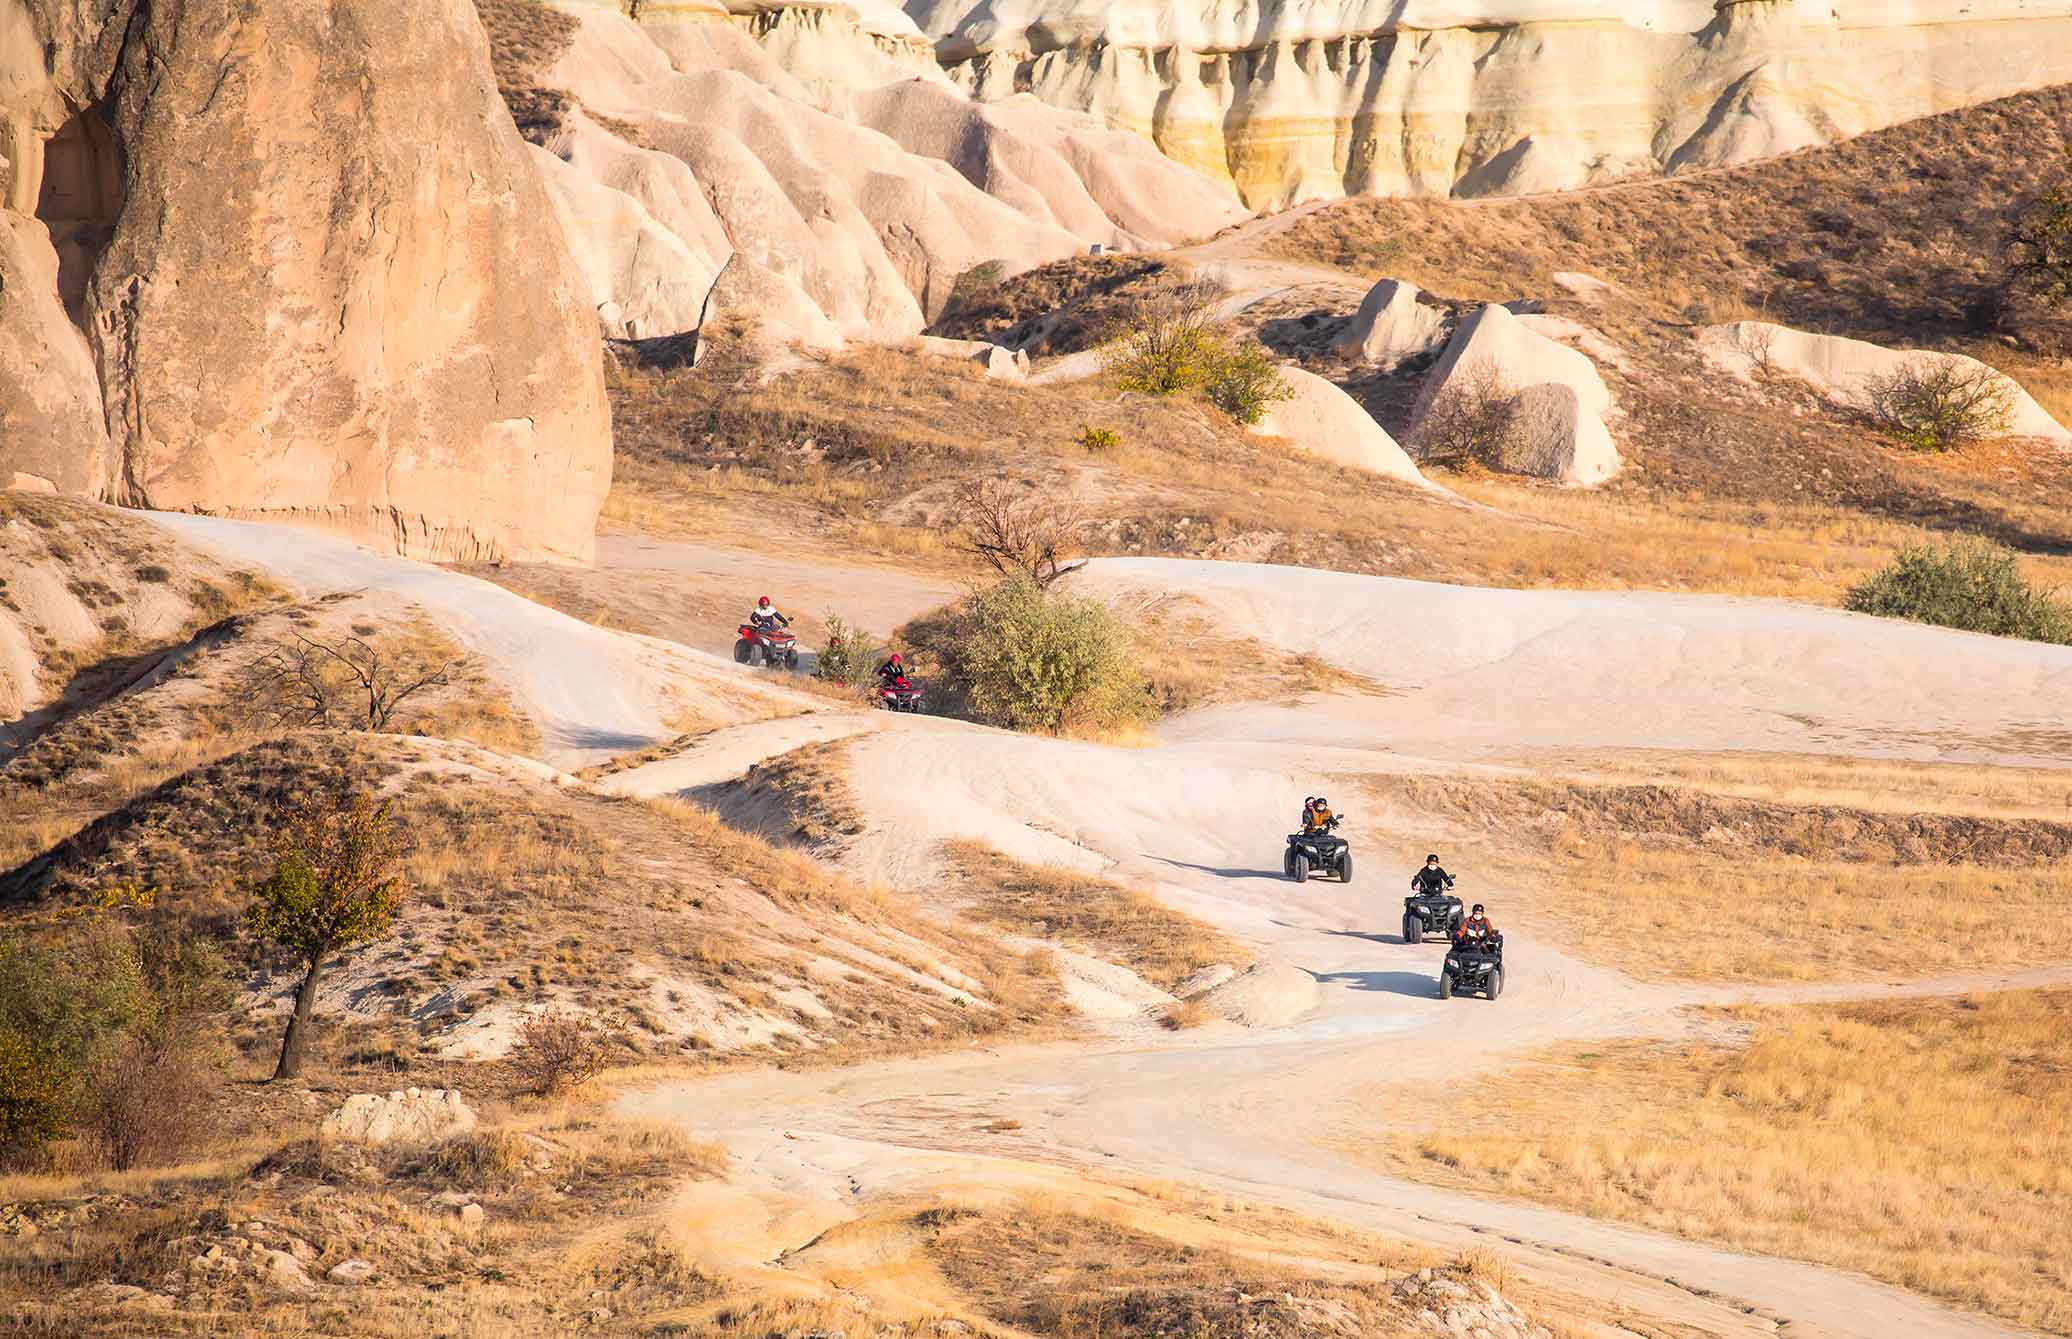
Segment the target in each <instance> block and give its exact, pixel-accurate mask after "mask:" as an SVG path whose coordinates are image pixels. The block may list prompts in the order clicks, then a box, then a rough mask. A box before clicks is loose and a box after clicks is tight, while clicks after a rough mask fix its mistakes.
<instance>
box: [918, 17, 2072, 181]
mask: <svg viewBox="0 0 2072 1339" xmlns="http://www.w3.org/2000/svg"><path fill="white" fill-rule="evenodd" d="M907 10H908V13H910V14H911V15H913V17H914V18H915V20H916V21H917V22H918V23H919V25H920V26H921V28H922V30H923V31H925V32H926V33H928V34H929V35H930V36H931V37H934V38H935V39H937V40H936V50H937V53H938V55H940V56H941V57H942V58H943V59H944V60H945V61H946V62H951V63H952V74H953V76H954V77H955V78H956V79H957V81H958V82H959V83H960V84H962V85H963V86H965V87H967V88H970V89H972V90H973V91H974V92H975V93H977V94H978V95H979V96H980V97H982V98H988V99H990V98H1000V97H1010V96H1013V95H1015V94H1017V93H1023V92H1033V93H1034V94H1035V95H1036V96H1037V97H1039V98H1041V99H1043V100H1044V101H1046V102H1050V103H1053V104H1055V105H1058V106H1062V107H1070V108H1074V109H1077V110H1083V111H1090V112H1093V113H1095V114H1097V115H1099V116H1101V117H1102V118H1103V119H1105V120H1106V121H1107V122H1108V123H1109V124H1111V125H1116V126H1123V127H1127V128H1130V129H1133V130H1137V131H1140V132H1142V133H1143V134H1145V135H1147V136H1149V137H1151V138H1152V139H1153V140H1155V141H1156V142H1157V143H1158V145H1159V147H1161V148H1162V149H1164V150H1165V151H1166V152H1167V153H1168V154H1170V155H1171V156H1172V157H1174V158H1176V159H1178V160H1179V161H1181V162H1183V163H1187V164H1190V165H1192V166H1194V167H1196V168H1199V169H1200V170H1201V171H1203V172H1206V173H1211V174H1215V175H1219V176H1225V177H1228V178H1229V179H1230V180H1232V181H1234V182H1235V183H1236V185H1237V187H1238V190H1239V192H1240V193H1241V194H1242V195H1243V196H1244V198H1245V201H1246V203H1247V204H1249V205H1252V206H1253V207H1255V208H1271V207H1278V206H1283V205H1288V204H1292V203H1296V202H1299V201H1302V200H1307V199H1317V198H1330V197H1335V196H1339V195H1356V194H1382V195H1424V196H1445V195H1449V194H1454V193H1459V194H1469V195H1495V194H1522V193H1527V192H1534V191H1548V190H1561V189H1568V188H1572V187H1577V186H1583V185H1588V184H1592V183H1595V182H1600V181H1609V180H1614V179H1617V178H1620V177H1627V176H1634V175H1640V174H1646V173H1653V172H1662V171H1675V170H1678V169H1682V168H1688V167H1705V166H1713V165H1718V164H1723V163H1732V162H1741V161H1745V160H1748V159H1751V158H1756V157H1761V156H1764V155H1768V154H1774V153H1780V152H1784V151H1787V150H1791V149H1797V148H1803V147H1806V146H1808V145H1813V144H1825V143H1831V142H1833V141H1835V140H1837V139H1842V138H1846V137H1847V136H1850V135H1854V134H1859V133H1862V132H1864V131H1868V130H1874V129H1878V128H1880V127H1883V126H1888V125H1892V124H1895V123H1897V122H1899V121H1904V120H1908V119H1910V118H1913V117H1917V116H1925V115H1930V114H1933V113H1936V112H1941V111H1948V110H1951V109H1952V108H1955V107H1961V106H1965V105H1967V104H1970V103H1974V102H1980V101H1985V100H1988V99H1991V98H1997V97H2005V96H2008V95H2010V94H2013V93H2018V92H2022V91H2025V90H2028V89H2034V88H2041V87H2045V86H2047V85H2050V84H2054V83H2062V82H2065V81H2066V80H2068V79H2072V15H2068V14H2067V12H2066V10H2065V7H2064V6H2063V5H2062V4H2057V3H2052V2H2051V0H1770V2H1766V3H1759V4H1725V3H1721V4H1717V5H1716V4H1715V3H1714V0H1481V2H1480V3H1469V2H1468V0H1340V3H1335V4H1319V5H1303V6H1295V5H1281V4H1268V5H1260V6H1252V5H1233V4H1225V3H1213V2H1212V0H1193V3H1189V4H1182V5H1174V6H1165V7H1154V6H1147V5H1143V4H1106V3H1102V2H1101V0H909V3H908V6H907Z"/></svg>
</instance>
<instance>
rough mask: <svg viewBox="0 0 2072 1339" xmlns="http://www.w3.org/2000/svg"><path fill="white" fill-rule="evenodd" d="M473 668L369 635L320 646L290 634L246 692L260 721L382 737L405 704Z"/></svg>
mask: <svg viewBox="0 0 2072 1339" xmlns="http://www.w3.org/2000/svg"><path fill="white" fill-rule="evenodd" d="M467 663H468V662H467V660H466V658H465V657H463V658H461V659H458V660H453V661H449V662H446V663H443V664H428V663H427V662H425V661H424V660H422V659H420V658H418V657H416V656H413V655H409V654H407V653H402V652H397V651H393V650H390V649H388V648H385V647H382V646H380V645H377V644H376V643H374V642H370V641H368V640H367V639H366V638H364V637H357V636H349V637H344V638H341V639H339V640H336V641H318V640H317V639H316V638H314V637H308V636H305V635H303V634H302V633H300V632H290V633H289V634H288V639H287V640H285V641H276V642H275V643H274V644H273V646H272V647H271V648H270V649H269V650H268V651H267V652H266V654H265V655H263V656H261V657H260V658H259V659H258V660H257V661H255V662H253V664H252V666H251V668H250V669H249V670H248V671H247V672H246V674H245V676H244V682H243V688H244V690H245V700H246V702H247V703H248V704H249V705H250V709H251V712H252V715H253V716H254V717H255V718H258V719H261V720H266V721H270V722H272V723H274V724H279V725H302V726H319V727H326V728H329V727H336V728H339V729H346V730H367V731H372V732H375V733H381V732H384V731H386V730H388V729H389V728H390V726H391V725H392V724H393V723H394V721H395V719H396V713H397V712H398V711H399V710H400V709H401V708H402V706H403V704H404V703H406V702H408V701H410V700H411V699H412V698H414V697H416V696H417V695H418V694H420V693H423V692H425V691H426V690H428V689H432V688H439V687H443V686H445V685H447V684H450V683H452V682H453V678H454V676H455V675H456V674H458V673H460V672H461V671H462V670H463V669H465V668H466V666H467Z"/></svg>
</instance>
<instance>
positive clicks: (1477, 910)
mask: <svg viewBox="0 0 2072 1339" xmlns="http://www.w3.org/2000/svg"><path fill="white" fill-rule="evenodd" d="M1475 914H1476V915H1477V916H1480V915H1481V914H1482V904H1481V903H1480V902H1477V903H1476V904H1475Z"/></svg>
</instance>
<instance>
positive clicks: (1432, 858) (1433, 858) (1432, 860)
mask: <svg viewBox="0 0 2072 1339" xmlns="http://www.w3.org/2000/svg"><path fill="white" fill-rule="evenodd" d="M1425 863H1426V864H1427V865H1436V864H1438V863H1439V853H1438V852H1437V851H1434V852H1432V853H1431V854H1430V855H1428V856H1426V857H1425Z"/></svg>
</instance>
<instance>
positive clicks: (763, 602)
mask: <svg viewBox="0 0 2072 1339" xmlns="http://www.w3.org/2000/svg"><path fill="white" fill-rule="evenodd" d="M769 602H770V597H769V596H767V595H765V596H763V597H762V598H761V599H758V600H757V601H756V602H755V607H756V608H758V609H760V608H762V607H763V606H764V605H766V604H768V603H769Z"/></svg>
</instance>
